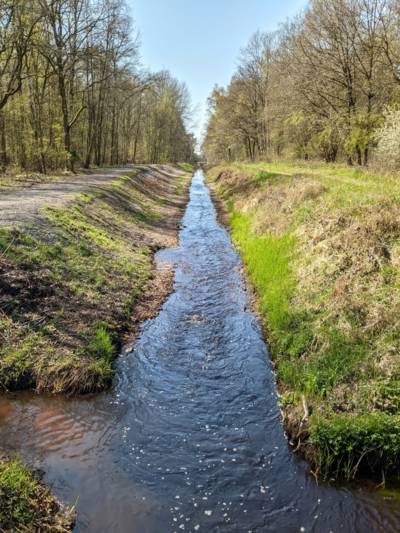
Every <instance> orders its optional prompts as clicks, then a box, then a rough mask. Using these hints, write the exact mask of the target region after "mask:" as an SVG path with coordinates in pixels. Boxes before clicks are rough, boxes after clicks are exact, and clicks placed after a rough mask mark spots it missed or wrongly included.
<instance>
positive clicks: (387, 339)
mask: <svg viewBox="0 0 400 533" xmlns="http://www.w3.org/2000/svg"><path fill="white" fill-rule="evenodd" d="M261 166H262V165H260V164H259V165H254V166H252V165H245V167H246V168H245V169H243V168H241V167H240V166H239V165H232V166H227V167H226V166H221V167H217V168H213V169H211V170H210V171H209V173H208V175H209V180H210V182H211V184H212V187H213V189H214V193H215V194H216V196H217V197H219V198H220V199H221V200H222V201H223V205H225V207H226V208H227V212H228V216H229V225H230V228H231V235H232V239H233V242H234V243H235V245H236V247H237V248H238V250H239V251H240V253H241V255H242V257H243V260H244V263H245V265H246V268H247V272H248V274H249V278H250V281H251V283H252V286H253V287H254V290H255V293H256V300H257V304H256V305H257V309H258V312H259V315H260V317H261V319H262V321H263V323H264V330H265V334H266V337H267V339H268V341H269V344H270V347H271V357H272V359H273V363H274V367H275V370H276V373H277V379H278V388H279V391H280V406H281V411H282V415H283V422H284V426H285V429H286V431H287V433H288V435H289V439H290V441H291V444H292V445H293V447H294V448H295V449H296V450H297V451H299V452H300V453H302V454H303V455H304V456H305V457H306V458H307V459H308V461H309V462H310V464H311V465H312V469H313V472H314V474H315V475H316V476H318V477H322V478H324V479H332V478H334V479H340V478H342V479H343V478H344V479H348V480H349V479H353V478H355V477H369V478H371V477H373V478H375V479H379V480H380V481H381V480H382V479H385V478H386V476H388V475H389V476H391V475H397V474H398V459H399V455H400V417H399V416H398V414H397V413H398V407H399V405H400V386H399V376H400V374H399V368H400V360H399V353H400V352H399V338H400V336H399V335H400V324H399V321H398V316H399V311H400V305H399V304H400V291H399V286H400V285H399V282H400V261H399V258H400V255H399V250H400V206H399V203H398V196H396V191H397V189H396V187H397V188H398V185H397V184H396V183H395V180H393V184H392V185H390V184H387V187H376V184H375V183H374V181H373V180H369V179H368V176H363V175H361V176H357V177H356V178H355V179H354V180H352V183H351V184H350V183H349V181H348V180H346V179H343V180H342V179H341V178H340V176H332V175H331V174H328V173H327V174H324V172H323V170H321V171H320V172H319V173H315V172H313V174H312V176H311V175H307V172H306V171H304V172H301V173H299V172H297V171H296V172H292V173H288V172H287V171H286V172H285V173H279V171H277V170H276V169H274V170H271V169H269V168H268V165H265V168H260V167H261ZM386 179H389V178H386ZM396 198H397V200H396Z"/></svg>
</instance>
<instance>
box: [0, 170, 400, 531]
mask: <svg viewBox="0 0 400 533" xmlns="http://www.w3.org/2000/svg"><path fill="white" fill-rule="evenodd" d="M159 261H160V264H161V266H162V264H163V263H165V262H167V263H171V262H173V263H174V264H175V265H176V274H175V286H174V292H173V293H172V294H171V296H170V297H169V299H168V300H167V302H166V303H165V304H164V306H163V308H162V311H161V313H160V315H159V316H158V317H157V318H156V319H154V320H151V321H148V322H147V323H145V324H144V325H143V328H142V334H141V336H140V338H139V340H138V342H137V343H136V344H135V347H134V350H133V351H132V352H131V353H128V355H126V356H122V357H121V358H120V359H119V362H118V372H117V375H118V377H117V380H116V384H115V386H114V389H113V390H112V391H111V392H109V393H107V394H103V395H101V396H97V397H95V398H86V399H71V400H67V399H61V398H56V399H54V398H50V399H46V398H42V397H35V396H32V395H18V396H16V397H14V398H12V397H7V398H4V397H3V398H2V399H1V400H0V442H1V444H2V446H3V447H5V448H6V449H8V450H10V451H11V452H17V453H19V454H20V456H21V457H22V458H23V459H24V460H26V461H28V462H30V463H31V464H33V465H34V466H36V467H39V468H42V469H43V470H44V471H45V472H46V476H45V479H46V481H48V482H50V483H51V484H52V486H53V488H54V490H55V492H56V493H57V494H58V495H59V496H60V497H61V498H62V499H64V500H65V501H67V502H70V503H75V502H76V503H77V509H78V522H77V525H76V531H77V532H80V533H81V532H93V533H103V532H104V533H106V532H112V533H146V532H148V533H169V532H171V533H173V532H177V533H179V532H181V531H185V532H192V533H194V532H195V531H204V532H229V533H236V532H237V533H242V532H243V533H248V532H264V531H265V532H267V531H270V532H274V533H278V532H282V533H283V532H285V533H291V532H300V531H305V532H311V531H313V532H326V533H329V532H330V531H331V532H333V533H336V532H360V533H364V532H367V531H368V532H371V531H374V532H375V531H377V532H378V531H379V532H381V531H382V532H398V531H400V505H399V504H398V503H396V502H392V501H386V500H384V499H383V498H382V497H380V496H378V495H377V494H374V493H373V492H369V491H367V490H366V489H361V488H360V489H354V490H350V489H348V488H332V487H324V486H317V485H316V483H315V481H314V479H313V478H311V477H309V476H308V475H307V473H306V472H307V470H306V466H305V465H304V464H303V462H301V461H300V460H299V459H297V458H296V457H295V456H294V455H293V454H292V452H291V451H290V449H289V448H288V445H287V442H286V439H285V437H284V434H283V430H282V427H281V423H280V417H279V411H278V407H277V398H276V393H275V384H274V376H273V373H272V370H271V367H270V364H269V361H268V354H267V349H266V346H265V343H264V342H263V339H262V336H261V333H260V328H259V325H258V323H257V320H256V318H255V316H254V315H253V314H252V313H251V312H250V311H249V310H248V309H247V295H246V292H245V288H244V284H243V280H242V277H241V274H240V266H241V262H240V259H239V257H238V255H237V254H236V252H235V251H234V249H233V247H232V244H231V241H230V238H229V235H228V233H227V232H226V230H225V229H224V228H222V227H221V226H220V225H219V224H218V222H217V221H216V213H215V209H214V207H213V204H212V201H211V199H210V195H209V192H208V189H207V187H206V186H205V184H204V176H203V174H202V172H201V171H199V172H197V173H196V174H195V176H194V178H193V182H192V186H191V195H190V202H189V204H188V207H187V210H186V214H185V217H184V219H183V222H182V229H181V232H180V247H179V248H177V249H172V250H166V251H164V252H162V253H160V254H159Z"/></svg>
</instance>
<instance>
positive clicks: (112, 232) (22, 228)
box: [0, 165, 189, 532]
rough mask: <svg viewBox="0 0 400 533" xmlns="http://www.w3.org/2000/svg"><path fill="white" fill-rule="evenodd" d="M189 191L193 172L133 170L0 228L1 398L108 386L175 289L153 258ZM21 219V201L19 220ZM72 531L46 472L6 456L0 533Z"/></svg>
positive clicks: (174, 227)
mask: <svg viewBox="0 0 400 533" xmlns="http://www.w3.org/2000/svg"><path fill="white" fill-rule="evenodd" d="M188 184H189V174H188V173H186V172H184V171H182V170H181V169H178V168H175V167H171V166H161V165H159V166H151V167H141V168H135V169H130V170H129V171H128V172H126V173H125V174H124V175H122V176H119V177H118V178H115V177H114V178H113V179H111V180H109V181H108V182H107V181H104V182H103V183H101V184H96V185H97V186H96V188H89V189H87V190H85V191H83V192H82V184H78V186H79V189H78V191H77V194H76V195H75V197H74V198H73V199H71V198H68V201H67V202H64V201H63V198H60V199H59V200H60V201H58V202H57V206H56V207H54V206H52V205H51V204H50V205H48V203H47V205H44V206H42V208H41V209H40V211H38V213H37V214H35V215H34V218H33V220H31V223H30V224H29V225H27V224H24V225H17V226H12V227H2V228H0V388H1V390H2V392H3V393H4V394H7V393H9V392H10V391H19V390H23V389H31V390H34V391H35V392H40V393H47V394H55V393H63V394H69V395H71V394H82V393H92V392H100V391H102V390H104V389H106V388H108V387H109V385H110V384H111V382H112V379H113V375H114V365H113V361H114V359H115V357H116V355H117V354H118V350H119V349H120V346H121V344H122V342H124V343H127V342H128V341H130V340H133V339H134V338H135V336H136V334H137V332H138V327H139V324H140V323H141V322H143V321H144V320H146V319H148V318H152V317H154V316H155V315H156V314H157V312H158V309H159V308H160V306H161V304H162V303H163V301H164V300H165V298H166V297H167V295H168V294H169V292H170V290H171V288H172V279H173V274H172V272H170V271H168V270H163V271H158V270H156V268H155V263H154V259H153V258H154V254H155V252H156V251H157V250H159V249H160V248H163V247H167V246H173V245H176V243H177V235H178V227H179V222H180V219H181V216H182V214H183V210H184V208H185V205H186V201H187V190H188ZM71 192H73V191H72V190H71V187H70V188H69V191H68V194H69V195H71ZM18 194H20V195H22V197H23V190H19V191H18ZM29 194H30V191H29V190H27V191H26V195H27V196H29ZM28 205H30V204H29V202H28ZM23 211H24V204H23V202H22V204H21V218H22V219H24V212H23ZM30 214H31V215H32V213H30ZM0 417H1V413H0ZM73 523H74V512H73V510H71V509H68V508H66V507H64V506H63V505H62V504H61V503H60V502H59V501H58V500H57V499H56V498H55V497H54V496H53V495H52V494H51V493H50V491H49V490H48V489H47V488H46V487H45V486H44V485H43V484H42V483H41V479H40V474H38V473H36V472H32V471H29V470H28V469H27V468H26V467H25V466H24V465H23V464H22V463H21V462H20V461H19V460H16V459H15V460H10V459H6V458H5V456H1V457H0V529H1V530H2V531H15V530H16V529H18V531H48V532H55V531H57V532H62V531H70V530H71V529H72V527H73Z"/></svg>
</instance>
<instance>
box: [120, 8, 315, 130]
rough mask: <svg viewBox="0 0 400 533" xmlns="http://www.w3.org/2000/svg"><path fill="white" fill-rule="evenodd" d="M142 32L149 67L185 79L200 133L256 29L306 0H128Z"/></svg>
mask: <svg viewBox="0 0 400 533" xmlns="http://www.w3.org/2000/svg"><path fill="white" fill-rule="evenodd" d="M128 1H129V5H130V6H131V9H132V16H133V19H134V21H135V23H136V26H137V28H138V29H139V31H140V41H141V56H142V61H143V64H144V66H146V67H149V68H150V69H151V70H153V71H154V70H160V69H168V70H169V71H170V72H171V73H172V74H173V75H174V76H175V77H176V78H178V79H179V80H181V81H184V82H185V83H186V84H187V86H188V89H189V92H190V95H191V99H192V104H193V107H194V108H195V110H196V112H195V114H194V120H193V125H192V129H193V131H194V132H195V133H196V135H197V136H199V135H200V134H201V132H202V130H203V128H204V124H205V118H206V101H207V97H208V95H209V94H210V92H211V91H212V89H213V87H214V85H215V84H218V85H226V84H227V83H228V82H229V80H230V78H231V76H232V74H233V72H234V70H235V66H236V63H237V58H238V55H239V51H240V48H242V47H243V46H245V45H246V43H247V41H248V40H249V38H250V37H251V35H252V34H253V33H254V32H256V31H257V30H262V31H274V30H276V29H277V28H278V26H279V23H281V22H285V21H286V20H287V19H288V18H290V17H292V16H293V15H295V14H296V13H298V12H299V11H300V10H301V8H302V7H304V5H305V3H306V2H305V0H281V1H277V0H128Z"/></svg>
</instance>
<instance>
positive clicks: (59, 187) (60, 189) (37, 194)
mask: <svg viewBox="0 0 400 533" xmlns="http://www.w3.org/2000/svg"><path fill="white" fill-rule="evenodd" d="M132 168H133V167H123V168H115V169H107V170H105V171H104V172H101V173H96V174H80V175H77V176H68V177H67V178H65V179H64V178H62V179H60V180H57V181H54V182H49V183H42V184H37V185H34V186H32V187H25V188H21V189H16V190H14V191H10V192H0V226H17V225H20V224H26V223H30V222H33V221H34V220H35V218H36V217H37V215H38V213H39V211H40V209H42V208H43V207H44V206H52V207H54V206H61V205H65V204H66V203H68V202H69V201H71V200H72V199H73V197H74V196H75V195H76V194H77V193H81V192H85V191H87V190H88V189H93V188H98V187H101V186H102V185H104V184H106V183H110V182H111V181H113V180H115V179H116V178H118V177H119V176H122V175H123V174H126V173H127V172H128V171H131V170H132Z"/></svg>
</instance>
